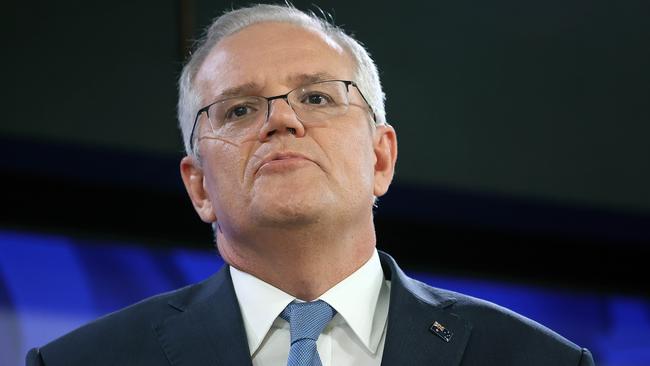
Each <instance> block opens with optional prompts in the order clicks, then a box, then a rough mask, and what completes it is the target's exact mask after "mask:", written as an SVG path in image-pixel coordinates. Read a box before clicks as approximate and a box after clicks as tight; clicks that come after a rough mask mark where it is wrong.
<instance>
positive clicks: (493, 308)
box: [408, 278, 593, 365]
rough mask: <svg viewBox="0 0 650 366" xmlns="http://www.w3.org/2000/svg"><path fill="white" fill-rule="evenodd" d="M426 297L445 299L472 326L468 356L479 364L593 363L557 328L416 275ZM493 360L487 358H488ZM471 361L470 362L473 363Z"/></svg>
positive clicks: (414, 282)
mask: <svg viewBox="0 0 650 366" xmlns="http://www.w3.org/2000/svg"><path fill="white" fill-rule="evenodd" d="M408 281H410V282H411V285H412V286H414V287H417V288H418V292H417V295H416V296H418V297H420V298H421V299H422V300H424V301H434V302H439V303H440V302H442V304H443V305H442V307H444V311H445V312H448V313H451V314H453V315H454V316H457V317H459V318H461V319H464V320H465V321H466V322H467V323H468V324H469V325H470V327H471V336H470V339H469V343H468V345H467V348H466V352H465V360H466V361H467V360H472V359H475V360H476V361H477V364H483V363H484V364H504V365H507V364H517V365H518V364H522V365H524V364H525V365H549V364H553V365H592V362H593V361H592V360H591V355H590V354H589V351H587V350H586V349H583V348H581V347H580V346H578V345H576V344H575V343H573V342H571V341H570V340H568V339H566V338H564V337H563V336H561V335H560V334H558V333H556V332H555V331H553V330H551V329H549V328H547V327H545V326H544V325H541V324H540V323H538V322H536V321H534V320H531V319H529V318H527V317H525V316H523V315H521V314H518V313H516V312H514V311H512V310H510V309H507V308H505V307H503V306H500V305H497V304H494V303H492V302H489V301H485V300H482V299H478V298H475V297H472V296H468V295H465V294H461V293H458V292H454V291H449V290H444V289H439V288H435V287H431V286H429V285H426V284H424V283H422V282H420V281H417V280H414V279H410V278H409V279H408ZM488 359H489V360H490V362H486V360H488ZM470 364H471V363H470Z"/></svg>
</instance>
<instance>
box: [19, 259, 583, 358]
mask: <svg viewBox="0 0 650 366" xmlns="http://www.w3.org/2000/svg"><path fill="white" fill-rule="evenodd" d="M380 258H381V264H382V268H383V270H384V275H385V276H386V278H387V279H389V280H390V281H391V291H390V307H389V311H388V327H387V333H386V341H385V346H384V354H383V358H382V363H381V364H382V365H429V366H489V365H495V366H496V365H498V366H515V365H517V366H549V365H552V366H578V365H580V366H588V365H594V361H593V359H592V357H591V354H590V353H589V351H588V350H586V349H584V348H580V347H578V346H576V345H575V344H573V343H571V342H569V341H568V340H566V339H565V338H563V337H561V336H559V335H558V334H556V333H554V332H552V331H551V330H549V329H547V328H545V327H543V326H541V325H539V324H537V323H535V322H533V321H531V320H529V319H527V318H524V317H522V316H521V315H518V314H515V313H514V312H512V311H509V310H507V309H504V308H502V307H499V306H497V305H494V304H492V303H488V302H485V301H482V300H478V299H475V298H472V297H469V296H466V295H462V294H459V293H455V292H451V291H446V290H441V289H437V288H433V287H430V286H428V285H426V284H424V283H421V282H419V281H416V280H413V279H411V278H409V277H407V276H406V275H405V274H404V273H403V272H402V270H400V268H399V267H398V266H397V264H396V263H395V261H394V260H393V258H391V257H390V256H389V255H387V254H385V253H382V252H380ZM287 347H288V345H287ZM27 365H28V366H37V365H47V366H59V365H66V366H76V365H80V366H81V365H83V366H87V365H93V366H103V365H120V366H125V365H138V366H148V365H151V366H153V365H155V366H161V365H173V366H181V365H186V366H200V365H251V358H250V354H249V350H248V344H247V339H246V333H245V331H244V326H243V322H242V316H241V312H240V310H239V304H238V303H237V298H236V295H235V292H234V288H233V284H232V280H231V278H230V271H229V270H228V266H227V265H225V266H223V267H222V268H221V270H220V271H219V272H217V273H216V274H214V275H213V276H211V277H210V278H208V279H206V280H205V281H203V282H200V283H198V284H194V285H190V286H187V287H184V288H181V289H179V290H176V291H173V292H169V293H165V294H161V295H158V296H155V297H152V298H149V299H146V300H144V301H142V302H139V303H137V304H135V305H132V306H129V307H127V308H125V309H123V310H120V311H117V312H115V313H112V314H110V315H107V316H105V317H103V318H100V319H98V320H96V321H94V322H92V323H90V324H87V325H85V326H83V327H81V328H79V329H77V330H75V331H73V332H71V333H69V334H67V335H65V336H63V337H61V338H58V339H56V340H54V341H52V342H51V343H49V344H47V345H45V346H43V347H41V348H34V349H32V350H31V351H29V353H28V354H27Z"/></svg>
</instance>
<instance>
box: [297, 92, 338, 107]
mask: <svg viewBox="0 0 650 366" xmlns="http://www.w3.org/2000/svg"><path fill="white" fill-rule="evenodd" d="M331 102H332V99H331V98H330V97H329V96H328V95H327V94H323V93H311V94H307V95H305V96H304V97H303V98H302V103H304V104H307V105H314V106H324V105H327V104H330V103H331Z"/></svg>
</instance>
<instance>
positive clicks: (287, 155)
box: [255, 151, 315, 174]
mask: <svg viewBox="0 0 650 366" xmlns="http://www.w3.org/2000/svg"><path fill="white" fill-rule="evenodd" d="M289 159H302V160H307V161H311V162H312V163H315V162H314V161H313V160H312V159H310V158H308V157H307V156H305V155H303V154H300V153H297V152H293V151H284V152H274V153H271V154H269V155H267V156H266V157H264V159H262V161H261V162H260V163H259V165H258V166H257V168H256V169H255V174H257V172H259V170H260V169H261V168H262V167H263V166H264V165H266V164H268V163H272V162H273V161H279V160H289Z"/></svg>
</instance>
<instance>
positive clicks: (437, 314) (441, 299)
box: [380, 252, 471, 366]
mask: <svg viewBox="0 0 650 366" xmlns="http://www.w3.org/2000/svg"><path fill="white" fill-rule="evenodd" d="M380 257H381V260H382V267H383V268H384V274H385V275H386V277H387V278H389V277H390V280H391V294H390V307H389V310H388V328H387V330H386V332H387V333H386V340H385V345H384V353H383V356H382V363H381V364H382V366H392V365H412V366H418V365H427V366H456V365H458V364H459V363H460V361H461V359H462V357H463V353H464V352H465V346H466V345H467V341H468V339H469V335H470V333H471V324H470V323H469V322H468V321H466V320H465V319H462V318H460V317H459V316H457V315H456V314H453V313H452V312H451V311H450V307H451V305H453V304H454V303H455V299H453V298H452V297H451V296H449V295H447V294H446V293H444V292H442V291H440V292H437V291H436V290H431V289H430V288H428V289H425V288H424V285H423V284H421V283H419V282H417V281H415V280H413V279H410V278H408V277H407V276H406V275H405V274H404V273H403V272H402V271H401V270H400V269H399V267H397V264H396V263H395V261H394V260H393V259H392V258H391V257H390V256H388V255H387V254H385V253H382V252H380Z"/></svg>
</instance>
